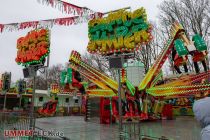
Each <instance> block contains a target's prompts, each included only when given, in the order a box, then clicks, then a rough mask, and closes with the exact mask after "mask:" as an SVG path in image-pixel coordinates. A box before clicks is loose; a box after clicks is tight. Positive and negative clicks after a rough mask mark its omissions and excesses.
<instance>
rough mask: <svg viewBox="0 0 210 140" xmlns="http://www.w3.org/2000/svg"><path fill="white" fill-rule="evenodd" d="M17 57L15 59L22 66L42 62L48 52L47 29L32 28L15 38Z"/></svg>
mask: <svg viewBox="0 0 210 140" xmlns="http://www.w3.org/2000/svg"><path fill="white" fill-rule="evenodd" d="M17 49H18V51H17V57H16V59H15V61H16V62H17V63H18V64H22V65H23V66H28V65H30V64H39V63H42V61H43V60H44V58H45V57H47V56H48V54H49V52H50V43H49V31H48V30H46V29H39V30H33V31H31V32H29V33H28V34H27V35H26V36H25V37H20V38H19V39H18V40H17Z"/></svg>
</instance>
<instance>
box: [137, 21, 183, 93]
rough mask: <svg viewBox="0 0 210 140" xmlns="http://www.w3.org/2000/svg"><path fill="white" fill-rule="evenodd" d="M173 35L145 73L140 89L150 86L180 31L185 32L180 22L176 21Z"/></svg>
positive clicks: (172, 29)
mask: <svg viewBox="0 0 210 140" xmlns="http://www.w3.org/2000/svg"><path fill="white" fill-rule="evenodd" d="M171 31H172V36H171V37H170V39H169V40H168V42H167V43H166V44H165V47H164V48H163V50H162V51H161V53H160V55H159V56H158V57H157V60H156V61H155V63H154V64H153V65H152V67H151V68H150V69H149V71H148V72H147V74H146V75H145V77H144V79H143V80H142V82H141V83H140V85H139V87H138V88H139V90H144V89H145V88H146V87H149V86H150V83H151V82H152V81H153V80H154V78H155V76H156V75H157V74H158V73H159V72H160V70H161V67H162V65H163V64H164V62H165V60H166V59H167V57H168V56H169V54H170V53H171V48H172V47H173V43H174V40H175V38H176V37H177V36H179V34H180V32H183V31H184V29H183V28H182V27H181V25H180V24H178V23H174V24H173V26H172V28H171Z"/></svg>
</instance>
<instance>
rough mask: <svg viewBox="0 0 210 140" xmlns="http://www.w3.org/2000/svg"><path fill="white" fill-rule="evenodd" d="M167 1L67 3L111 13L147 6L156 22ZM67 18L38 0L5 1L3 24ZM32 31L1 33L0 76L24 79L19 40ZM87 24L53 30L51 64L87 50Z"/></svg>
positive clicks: (75, 0) (88, 0)
mask: <svg viewBox="0 0 210 140" xmlns="http://www.w3.org/2000/svg"><path fill="white" fill-rule="evenodd" d="M162 1H163V0H71V1H70V0H67V2H70V3H72V4H75V5H78V6H82V7H83V6H85V7H88V8H90V9H92V10H94V11H99V12H107V11H110V10H115V9H119V8H123V7H128V6H130V7H131V10H135V9H137V8H140V7H142V6H143V7H144V8H145V9H146V12H147V14H148V19H149V20H156V19H157V15H158V8H157V5H158V4H160V3H161V2H162ZM67 16H71V15H67V14H64V13H62V12H61V11H59V10H58V9H54V8H52V7H48V6H46V5H42V4H39V3H37V1H36V0H1V4H0V24H6V23H14V22H15V23H16V22H24V21H33V20H42V19H51V18H59V17H67ZM30 30H31V29H26V30H20V31H13V32H7V31H6V32H3V33H0V73H3V72H5V71H8V72H12V80H13V81H15V80H17V79H19V78H23V74H22V68H23V67H22V66H20V65H17V64H16V62H15V57H16V51H17V50H16V40H17V39H18V38H19V37H21V36H25V35H26V34H27V32H29V31H30ZM87 30H88V28H87V23H83V24H79V25H72V26H68V27H67V26H53V28H52V29H51V54H50V65H54V64H56V63H62V64H64V63H66V62H68V58H69V55H70V52H71V50H73V49H74V50H77V51H79V52H80V53H84V52H85V51H86V46H87V43H88V33H87Z"/></svg>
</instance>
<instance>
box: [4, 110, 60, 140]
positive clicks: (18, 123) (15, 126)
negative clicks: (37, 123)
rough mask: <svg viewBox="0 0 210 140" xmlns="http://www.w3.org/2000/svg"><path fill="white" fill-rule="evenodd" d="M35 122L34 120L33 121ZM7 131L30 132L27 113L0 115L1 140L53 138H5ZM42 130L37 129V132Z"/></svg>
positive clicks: (35, 136) (47, 139)
mask: <svg viewBox="0 0 210 140" xmlns="http://www.w3.org/2000/svg"><path fill="white" fill-rule="evenodd" d="M32 120H33V121H34V118H33V119H32ZM5 130H30V117H29V116H28V114H25V113H19V112H18V113H17V112H9V113H6V112H2V113H0V139H4V140H29V139H30V140H32V139H33V140H51V139H52V138H49V137H45V136H37V135H34V136H33V137H29V136H25V137H4V131H5ZM37 130H40V128H36V127H35V131H37ZM56 139H58V140H59V138H56Z"/></svg>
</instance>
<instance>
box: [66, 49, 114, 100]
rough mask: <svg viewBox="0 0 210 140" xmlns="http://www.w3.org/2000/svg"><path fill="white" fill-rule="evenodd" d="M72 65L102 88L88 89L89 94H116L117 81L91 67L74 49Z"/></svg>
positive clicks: (71, 57) (71, 58) (71, 59)
mask: <svg viewBox="0 0 210 140" xmlns="http://www.w3.org/2000/svg"><path fill="white" fill-rule="evenodd" d="M69 62H70V65H69V66H70V67H71V68H72V69H74V70H76V71H78V72H80V74H81V75H83V76H84V77H85V78H87V79H89V80H90V81H91V82H93V83H95V84H96V85H97V86H98V87H100V88H101V89H99V90H86V92H87V93H88V94H89V95H94V96H102V95H104V96H107V97H108V96H109V97H110V96H116V93H117V90H118V84H117V82H116V81H114V80H112V79H111V78H109V77H108V76H107V75H105V74H102V73H101V72H100V71H98V70H96V69H95V68H93V67H91V66H90V65H88V64H86V63H85V62H83V61H82V60H81V56H80V54H79V53H78V52H76V51H72V53H71V56H70V60H69Z"/></svg>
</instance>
